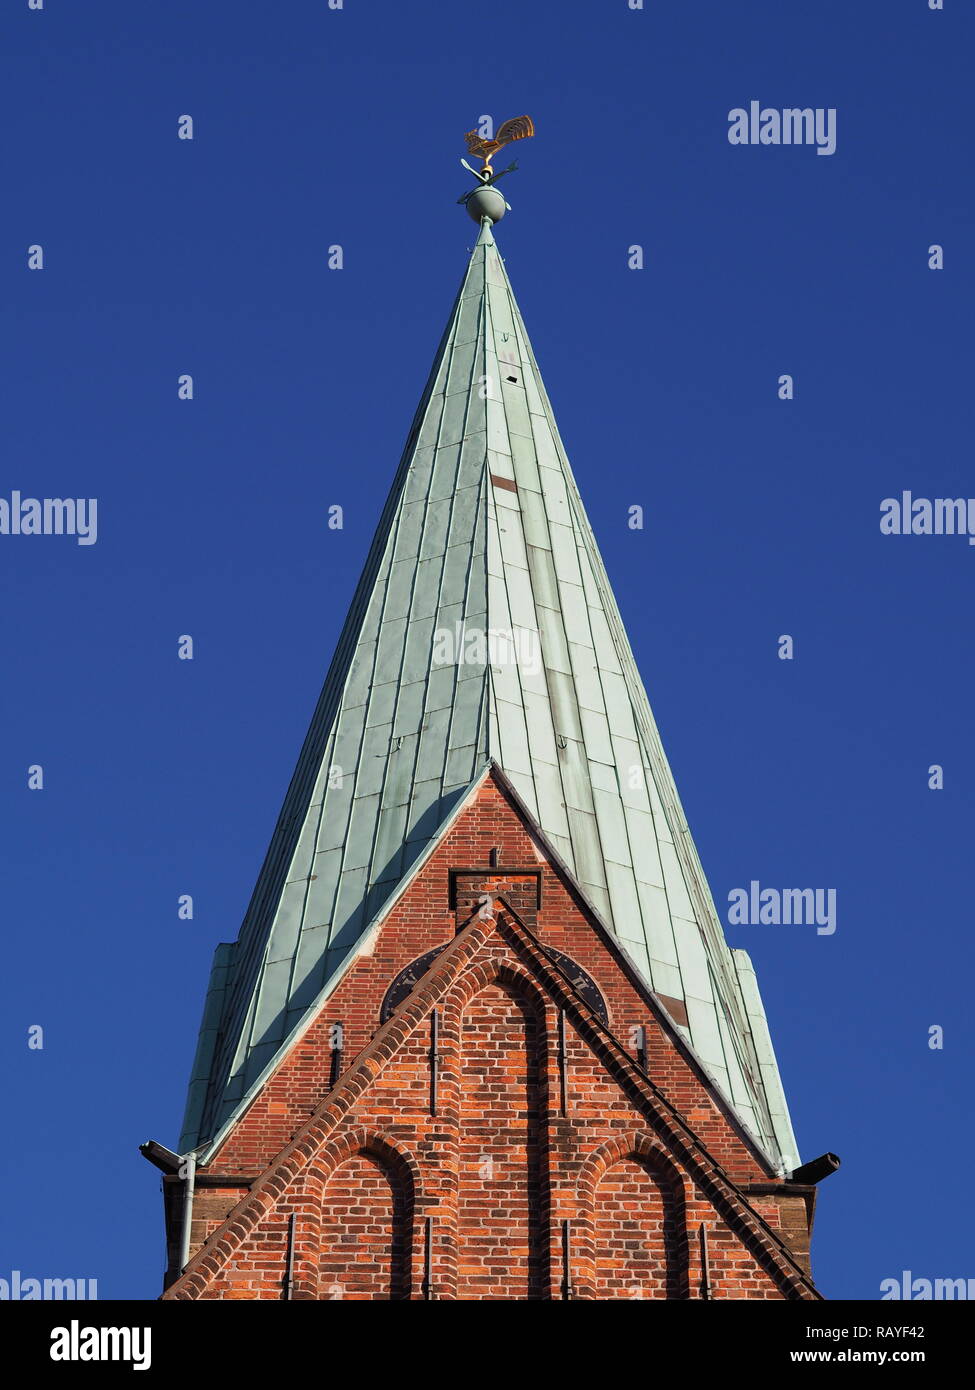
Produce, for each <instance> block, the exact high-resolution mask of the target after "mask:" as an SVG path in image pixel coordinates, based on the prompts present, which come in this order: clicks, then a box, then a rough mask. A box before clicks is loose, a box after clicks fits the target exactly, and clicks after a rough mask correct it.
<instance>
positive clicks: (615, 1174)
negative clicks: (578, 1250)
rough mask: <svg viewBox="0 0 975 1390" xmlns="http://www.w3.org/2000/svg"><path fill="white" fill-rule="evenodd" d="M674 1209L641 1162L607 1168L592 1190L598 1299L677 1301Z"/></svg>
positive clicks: (678, 1269)
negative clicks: (659, 1299) (665, 1299)
mask: <svg viewBox="0 0 975 1390" xmlns="http://www.w3.org/2000/svg"><path fill="white" fill-rule="evenodd" d="M673 1207H674V1202H673V1195H672V1193H671V1192H670V1191H669V1190H668V1188H667V1185H666V1184H665V1183H664V1182H662V1181H661V1180H660V1179H659V1178H658V1177H657V1176H656V1174H655V1173H654V1172H653V1170H652V1168H651V1167H650V1165H649V1163H648V1162H647V1160H646V1159H645V1158H636V1157H627V1158H623V1159H619V1160H618V1161H617V1162H616V1163H615V1164H614V1165H613V1166H612V1168H609V1169H607V1171H606V1172H605V1173H604V1174H603V1176H602V1178H601V1179H600V1182H599V1185H598V1186H597V1188H596V1210H595V1223H594V1224H595V1254H596V1259H595V1278H596V1297H597V1298H599V1299H620V1298H635V1299H650V1298H678V1297H680V1292H681V1274H682V1270H681V1267H680V1263H679V1261H678V1259H677V1252H676V1250H675V1248H674V1242H675V1236H676V1222H675V1217H674V1210H673Z"/></svg>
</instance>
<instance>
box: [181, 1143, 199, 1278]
mask: <svg viewBox="0 0 975 1390" xmlns="http://www.w3.org/2000/svg"><path fill="white" fill-rule="evenodd" d="M184 1166H185V1168H186V1178H185V1183H186V1185H185V1187H184V1188H183V1221H182V1226H181V1228H180V1233H179V1272H180V1274H182V1273H183V1271H184V1270H185V1268H186V1266H187V1265H188V1264H189V1262H190V1227H191V1226H192V1224H193V1194H194V1193H195V1191H196V1151H195V1150H194V1151H193V1152H192V1153H189V1154H187V1155H186V1157H185V1158H184V1159H183V1162H182V1163H181V1164H180V1167H181V1168H182V1167H184Z"/></svg>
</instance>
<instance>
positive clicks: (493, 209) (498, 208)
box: [467, 188, 505, 222]
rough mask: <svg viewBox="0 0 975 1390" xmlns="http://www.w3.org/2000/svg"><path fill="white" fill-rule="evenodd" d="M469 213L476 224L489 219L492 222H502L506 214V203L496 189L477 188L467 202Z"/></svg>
mask: <svg viewBox="0 0 975 1390" xmlns="http://www.w3.org/2000/svg"><path fill="white" fill-rule="evenodd" d="M467 212H468V215H469V216H470V217H472V218H473V219H474V221H475V222H481V221H482V220H483V219H484V218H485V217H489V218H490V219H491V221H492V222H500V221H501V219H502V217H503V216H504V212H505V202H504V199H503V198H502V196H501V194H500V193H499V192H498V190H497V189H496V188H476V189H475V190H474V192H473V193H472V194H471V196H470V197H469V198H468V200H467Z"/></svg>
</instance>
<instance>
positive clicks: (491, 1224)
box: [165, 771, 818, 1300]
mask: <svg viewBox="0 0 975 1390" xmlns="http://www.w3.org/2000/svg"><path fill="white" fill-rule="evenodd" d="M485 900H486V905H484V904H485ZM434 951H435V952H436V954H435V955H433V957H432V959H431V960H430V962H429V963H428V964H427V965H426V966H425V973H424V974H423V975H422V978H420V979H419V983H418V984H416V985H415V986H414V987H413V988H412V992H410V984H409V982H408V983H407V984H406V986H405V987H403V986H401V988H405V993H404V995H403V998H402V999H401V1000H400V1002H399V1003H398V1005H396V1007H394V1008H393V1011H392V1013H391V1015H390V1016H389V1017H388V1018H387V1020H386V1021H385V1022H381V1010H382V1007H383V1002H384V999H385V998H386V996H387V992H388V991H389V990H390V987H391V986H392V985H393V984H394V981H396V980H397V977H398V976H401V974H402V972H403V971H404V970H405V969H406V968H407V967H408V966H409V965H410V964H411V962H413V961H416V960H417V959H418V958H419V957H422V956H426V955H427V954H428V953H430V952H434ZM680 1005H681V1001H671V1003H670V1004H669V1005H668V1012H670V1014H671V1016H672V1017H676V1016H677V1015H678V1013H679V1009H680ZM337 1042H340V1043H341V1054H340V1057H339V1056H337V1055H336V1043H337ZM638 1047H639V1049H640V1060H638V1058H637V1048H638ZM641 1061H643V1062H644V1065H641ZM336 1072H339V1073H340V1074H339V1075H338V1076H337V1078H336ZM231 1177H233V1178H234V1179H235V1181H231V1180H230V1179H231ZM200 1181H201V1184H202V1186H201V1189H200V1191H198V1193H197V1195H196V1198H195V1204H194V1221H193V1226H192V1230H191V1250H192V1251H194V1252H195V1254H194V1257H193V1258H192V1259H191V1261H190V1264H189V1265H188V1267H187V1269H186V1272H185V1273H184V1274H183V1276H182V1277H181V1278H180V1279H179V1280H177V1281H176V1283H174V1284H173V1285H172V1287H171V1288H170V1289H169V1290H168V1291H167V1293H166V1295H165V1297H167V1298H258V1299H261V1298H263V1299H280V1298H282V1297H283V1296H284V1295H283V1279H284V1274H285V1270H286V1268H287V1266H288V1264H289V1257H290V1263H291V1265H292V1268H293V1283H292V1286H291V1296H292V1297H295V1298H305V1299H307V1298H312V1299H324V1298H349V1299H389V1298H412V1299H419V1298H426V1297H433V1298H445V1299H464V1300H471V1299H493V1300H497V1299H502V1300H503V1299H508V1300H526V1299H560V1298H565V1297H574V1298H582V1299H622V1298H687V1297H691V1298H698V1297H702V1296H707V1295H710V1296H712V1297H716V1298H771V1299H781V1298H800V1299H801V1298H806V1299H808V1298H817V1297H818V1294H817V1293H816V1291H815V1289H814V1287H813V1286H812V1284H811V1282H810V1280H809V1278H808V1260H807V1251H808V1227H809V1222H808V1210H807V1203H808V1197H809V1193H808V1190H806V1189H798V1188H797V1187H796V1186H795V1185H792V1184H789V1183H787V1182H784V1181H782V1180H781V1179H779V1178H777V1177H776V1176H775V1175H774V1174H773V1173H771V1172H770V1171H769V1167H768V1165H767V1163H766V1161H765V1160H764V1159H763V1158H762V1156H761V1155H760V1154H759V1153H758V1152H757V1151H756V1150H755V1149H754V1147H753V1146H752V1145H751V1143H750V1142H749V1141H748V1139H747V1137H746V1136H745V1135H743V1133H742V1132H741V1131H740V1129H739V1128H738V1127H737V1126H736V1124H735V1123H734V1121H733V1120H732V1119H731V1117H730V1116H729V1114H728V1112H727V1110H726V1108H725V1107H724V1106H723V1105H722V1103H721V1102H720V1100H719V1099H718V1097H717V1093H716V1092H715V1090H714V1087H713V1086H711V1085H710V1084H709V1083H708V1080H707V1078H706V1077H705V1076H704V1075H703V1074H702V1073H701V1072H700V1069H699V1068H697V1067H696V1065H695V1064H694V1062H693V1060H692V1059H691V1058H690V1057H689V1055H688V1053H687V1051H686V1048H685V1047H684V1046H683V1044H682V1042H681V1039H680V1037H679V1035H678V1033H677V1031H676V1029H674V1027H673V1025H672V1024H671V1023H670V1021H669V1020H668V1018H667V1016H666V1014H665V1013H664V1012H663V1011H662V1010H661V1009H660V1007H659V1005H658V1004H657V1003H656V1002H655V1001H654V999H653V998H652V996H650V995H649V994H648V993H647V992H646V990H645V988H644V987H643V986H642V985H641V984H640V982H639V980H638V979H637V978H636V976H635V973H634V972H633V971H632V970H631V969H630V968H629V967H628V965H627V963H626V961H625V958H624V957H623V956H622V955H621V953H620V951H619V949H618V948H617V947H616V946H615V945H614V943H613V942H612V940H611V939H610V938H608V936H607V935H606V933H605V932H604V931H603V930H602V929H601V928H600V927H599V925H598V923H596V922H595V920H594V919H593V917H592V914H591V913H590V912H589V910H588V909H587V908H586V906H585V904H584V903H582V902H581V900H580V899H579V897H578V895H577V894H576V893H575V891H574V889H573V887H572V885H571V882H570V881H568V879H567V878H566V876H565V875H564V874H563V873H562V872H561V871H560V869H559V867H558V865H557V863H556V862H555V861H554V859H553V857H552V856H551V855H549V854H548V852H547V850H546V848H545V846H544V844H543V842H542V841H541V839H540V838H539V837H538V835H537V834H535V833H534V831H533V828H532V826H531V825H530V822H529V821H528V819H527V817H525V815H524V814H523V813H522V811H521V809H520V808H519V807H518V806H517V805H516V803H515V801H514V799H513V798H512V796H511V794H510V792H509V790H508V788H507V786H506V785H505V783H504V781H503V779H502V778H501V777H499V776H498V775H497V774H496V773H495V772H494V771H492V772H491V773H490V774H489V775H488V776H487V777H486V778H485V780H484V781H483V782H482V783H481V785H480V786H479V788H477V790H476V792H475V793H474V794H473V795H472V796H471V797H470V798H469V800H468V801H467V803H466V804H465V806H464V807H463V808H462V810H461V811H460V813H459V815H458V816H457V818H456V820H455V821H454V823H453V824H452V826H451V828H450V829H449V831H448V832H447V833H446V834H445V835H444V837H443V839H442V840H441V842H440V843H439V844H438V845H437V847H436V848H435V850H434V851H433V853H432V854H431V855H430V857H429V858H428V859H427V861H426V862H425V863H424V864H423V866H422V867H421V869H420V870H419V872H418V873H417V874H416V876H415V877H414V879H413V880H412V882H410V883H409V884H408V886H407V887H406V888H405V890H404V891H403V893H402V894H401V896H400V897H399V899H398V900H397V901H396V902H395V903H394V905H393V907H392V908H391V910H390V911H389V912H388V914H387V916H386V917H385V919H384V920H383V922H382V923H381V924H380V926H379V928H378V930H377V931H376V933H375V935H374V937H373V939H372V940H371V942H370V943H369V946H368V954H362V955H360V956H359V957H357V958H356V960H355V961H354V962H353V964H352V965H351V966H350V968H349V969H348V970H347V971H346V973H345V975H344V977H343V978H342V980H341V981H340V982H339V984H338V986H337V988H336V989H335V990H334V991H333V992H332V994H331V995H330V997H329V999H328V1000H327V1001H326V1003H325V1004H324V1005H323V1007H322V1009H321V1011H320V1013H319V1015H318V1016H317V1018H315V1020H314V1021H313V1022H312V1023H311V1025H310V1026H309V1027H308V1028H307V1030H306V1031H305V1032H304V1034H303V1035H302V1036H301V1037H299V1038H298V1039H297V1040H296V1041H295V1042H294V1043H293V1045H292V1046H291V1047H290V1049H289V1050H288V1051H287V1053H286V1054H285V1055H284V1057H283V1058H282V1059H281V1061H280V1063H279V1064H278V1066H277V1067H276V1069H275V1070H274V1072H273V1074H272V1075H271V1076H270V1077H269V1078H268V1079H267V1081H266V1082H265V1084H264V1086H263V1087H262V1088H261V1090H260V1092H259V1094H257V1096H256V1097H255V1098H254V1100H253V1102H252V1104H251V1105H250V1106H249V1108H248V1109H247V1110H246V1112H245V1113H244V1114H243V1115H242V1116H241V1117H240V1118H239V1119H238V1121H237V1123H236V1124H235V1125H234V1127H233V1128H232V1130H231V1132H230V1133H229V1134H228V1135H227V1136H226V1137H225V1138H224V1139H223V1141H222V1142H221V1143H220V1146H219V1148H218V1150H217V1151H216V1152H215V1153H214V1154H213V1155H212V1157H210V1159H209V1161H208V1162H207V1164H206V1166H205V1168H201V1170H200ZM242 1181H245V1182H247V1183H248V1187H247V1189H242V1187H241V1182H242ZM747 1188H753V1189H754V1190H755V1193H756V1195H755V1196H754V1198H753V1199H749V1197H748V1196H747V1194H746V1191H745V1189H747ZM242 1190H243V1191H244V1195H243V1197H242ZM292 1216H293V1217H294V1221H293V1223H292V1222H291V1221H290V1218H291V1217H292ZM702 1228H703V1230H704V1233H705V1237H704V1241H703V1243H702V1236H701V1231H702ZM705 1255H706V1259H705Z"/></svg>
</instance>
